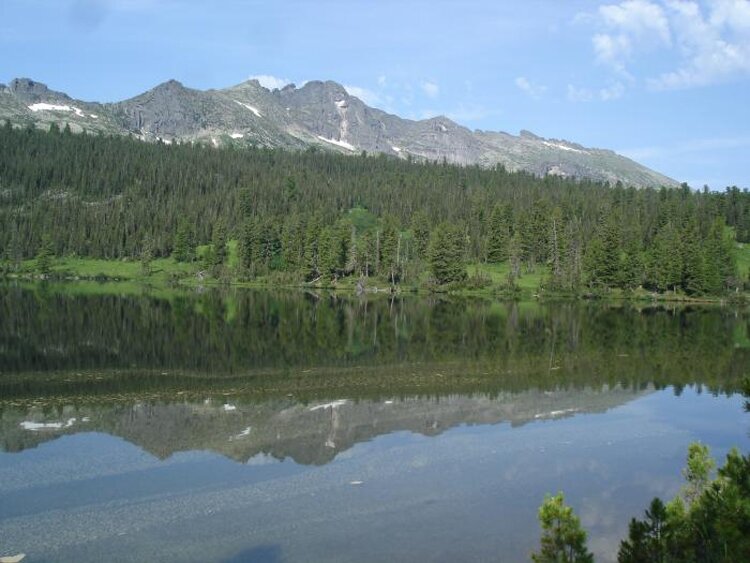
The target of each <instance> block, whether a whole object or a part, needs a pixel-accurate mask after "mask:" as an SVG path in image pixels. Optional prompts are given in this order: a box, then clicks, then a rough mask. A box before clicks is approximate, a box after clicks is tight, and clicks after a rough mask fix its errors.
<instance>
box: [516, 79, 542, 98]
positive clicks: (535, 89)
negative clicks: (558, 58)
mask: <svg viewBox="0 0 750 563" xmlns="http://www.w3.org/2000/svg"><path fill="white" fill-rule="evenodd" d="M514 82H515V85H516V87H517V88H518V89H520V90H522V91H523V92H526V93H527V94H528V95H529V96H531V97H532V98H534V99H535V100H538V99H539V98H541V97H542V94H544V92H545V91H546V90H547V87H546V86H542V85H541V84H533V83H532V82H531V81H530V80H529V79H528V78H526V77H525V76H519V77H518V78H516V79H515V81H514Z"/></svg>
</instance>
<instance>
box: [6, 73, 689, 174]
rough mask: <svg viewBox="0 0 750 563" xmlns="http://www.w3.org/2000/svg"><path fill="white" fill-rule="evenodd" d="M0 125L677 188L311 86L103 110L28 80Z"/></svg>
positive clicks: (526, 139)
mask: <svg viewBox="0 0 750 563" xmlns="http://www.w3.org/2000/svg"><path fill="white" fill-rule="evenodd" d="M0 120H3V121H10V122H11V123H13V124H14V125H17V126H27V125H32V126H35V127H39V128H47V127H49V126H50V125H51V124H53V123H55V124H57V125H58V126H61V127H64V126H66V125H67V126H70V128H71V130H72V131H74V132H89V133H106V134H118V135H133V136H136V137H137V138H139V139H141V140H144V141H162V142H165V143H168V144H169V143H174V142H199V143H206V144H212V145H213V146H217V147H218V146H243V145H244V146H249V145H256V146H264V147H269V148H286V149H292V150H301V149H305V148H309V147H317V148H320V149H323V150H330V151H336V152H341V153H344V154H360V153H362V152H367V153H382V154H386V155H389V156H391V157H395V158H401V159H414V160H417V161H419V160H428V161H446V162H449V163H451V164H458V165H480V166H483V167H493V166H497V165H501V166H503V167H505V168H506V169H508V170H511V171H525V172H528V173H531V174H534V175H537V176H547V175H556V176H564V177H575V178H579V179H589V180H595V181H603V182H609V183H612V184H614V183H617V182H620V183H622V184H624V185H631V186H636V187H646V186H667V187H675V186H677V185H679V184H678V182H677V181H676V180H674V179H672V178H669V177H667V176H665V175H663V174H660V173H659V172H656V171H654V170H651V169H649V168H647V167H645V166H643V165H641V164H639V163H637V162H635V161H633V160H631V159H628V158H626V157H624V156H622V155H619V154H617V153H616V152H614V151H612V150H609V149H599V148H589V147H585V146H583V145H581V144H578V143H575V142H571V141H567V140H564V139H555V138H549V139H547V138H544V137H540V136H538V135H535V134H534V133H532V132H530V131H527V130H521V131H520V132H519V135H517V136H516V135H512V134H510V133H506V132H503V131H487V130H481V129H477V130H471V129H469V128H467V127H465V126H463V125H461V124H459V123H456V122H454V121H452V120H451V119H449V118H448V117H446V116H435V117H431V118H429V119H423V120H410V119H404V118H401V117H399V116H398V115H395V114H390V113H387V112H386V111H383V110H381V109H379V108H375V107H370V106H368V105H367V104H366V103H365V102H363V101H362V100H360V99H359V98H357V97H356V96H353V95H351V94H349V93H348V92H347V90H346V88H345V87H344V86H342V85H341V84H339V83H337V82H334V81H331V80H327V81H321V80H313V81H310V82H306V83H305V84H304V85H303V86H301V87H299V88H298V87H297V86H295V85H294V84H288V85H286V86H284V87H283V88H281V89H273V90H270V89H267V88H265V87H263V86H262V85H261V84H260V82H259V81H258V80H253V79H251V80H246V81H244V82H241V83H239V84H235V85H233V86H229V87H227V88H220V89H209V90H199V89H194V88H190V87H187V86H185V85H184V84H182V83H181V82H179V81H177V80H174V79H170V80H167V81H165V82H162V83H160V84H158V85H156V86H154V87H153V88H151V89H149V90H147V91H145V92H143V93H141V94H138V95H136V96H133V97H131V98H128V99H125V100H121V101H117V102H109V103H99V102H85V101H81V100H76V99H73V98H71V97H70V96H68V95H67V94H65V93H63V92H58V91H55V90H52V89H50V88H49V87H48V86H47V85H46V84H44V83H42V82H38V81H35V80H33V79H30V78H15V79H13V80H12V81H11V82H9V83H8V84H7V85H0Z"/></svg>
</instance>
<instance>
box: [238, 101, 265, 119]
mask: <svg viewBox="0 0 750 563" xmlns="http://www.w3.org/2000/svg"><path fill="white" fill-rule="evenodd" d="M235 103H237V104H240V105H241V106H242V107H243V108H245V109H249V110H250V111H251V112H253V113H254V114H255V116H256V117H263V116H262V115H261V113H260V112H259V111H258V109H257V108H255V107H253V106H251V105H250V104H246V103H244V102H240V101H239V100H235Z"/></svg>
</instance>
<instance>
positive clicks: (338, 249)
mask: <svg viewBox="0 0 750 563" xmlns="http://www.w3.org/2000/svg"><path fill="white" fill-rule="evenodd" d="M0 225H1V227H0V252H1V253H2V256H3V257H4V258H5V263H6V265H8V266H7V267H10V268H13V267H14V265H16V264H18V263H20V261H21V260H23V259H24V258H31V257H35V256H37V255H38V254H39V253H40V251H41V254H42V257H43V261H42V263H46V262H47V261H48V260H49V256H50V255H53V256H64V255H79V256H90V257H96V258H108V259H123V258H124V259H130V258H145V259H146V260H147V259H150V258H151V257H166V256H170V255H171V256H174V257H175V258H176V259H177V260H181V261H192V260H197V259H200V260H202V261H203V262H204V263H205V265H206V267H207V268H210V269H211V271H212V272H213V273H214V274H215V275H222V273H225V272H226V269H227V255H228V252H227V241H229V240H235V239H236V240H238V241H239V258H240V259H239V264H236V265H234V264H233V267H234V268H236V271H234V272H232V274H233V275H238V276H242V277H247V278H252V277H256V276H267V275H274V276H286V277H289V278H290V279H295V280H299V281H302V280H306V281H311V280H316V279H324V280H326V281H327V280H329V279H332V280H335V279H339V278H342V277H346V276H357V277H362V278H367V277H372V276H377V277H379V278H381V279H383V280H387V281H389V282H390V283H394V284H396V283H400V282H410V283H417V282H419V281H420V280H424V279H425V278H426V277H429V278H430V279H431V280H432V283H436V284H445V283H457V282H462V281H463V280H464V279H465V278H466V276H467V274H466V268H465V265H466V264H467V263H469V262H472V263H481V262H487V263H499V262H507V263H509V264H510V272H511V274H510V276H509V280H508V285H509V287H513V284H514V281H515V279H517V278H518V276H521V275H523V274H524V272H527V271H534V270H536V271H538V270H539V269H540V268H543V269H544V271H545V272H546V275H545V280H544V285H545V286H546V287H548V288H550V289H554V290H558V291H579V290H582V289H584V288H597V287H599V288H612V287H619V288H623V289H633V288H636V287H639V286H643V287H646V288H647V289H652V290H656V291H673V290H681V291H684V292H686V293H689V294H702V293H711V294H714V293H720V292H723V291H726V290H728V289H732V288H736V287H740V286H741V285H742V284H743V283H744V281H745V280H741V279H739V278H738V275H737V269H736V263H735V262H736V259H735V257H734V253H735V247H736V243H737V242H748V241H750V193H748V191H747V190H739V189H737V188H728V189H727V190H726V191H725V192H721V193H719V192H708V191H707V190H704V191H703V192H695V191H692V190H690V189H689V188H688V187H687V186H683V188H682V189H643V190H637V189H633V188H626V187H623V186H621V185H616V186H610V185H608V184H600V183H595V182H589V181H574V180H569V179H563V178H559V177H545V178H538V177H535V176H533V175H530V174H526V173H512V172H508V171H506V170H504V169H503V168H502V167H496V168H493V169H485V168H480V167H478V166H471V167H458V166H450V165H446V164H444V163H414V162H408V161H402V160H398V159H394V158H391V157H387V156H383V155H379V156H367V155H361V156H357V157H349V156H343V155H337V154H331V153H326V152H321V151H317V150H312V149H311V150H307V151H304V152H288V151H282V150H271V149H263V148H256V149H241V150H240V149H232V148H228V149H214V148H212V147H206V146H202V145H191V144H182V145H164V144H148V143H143V142H140V141H137V140H134V139H129V138H124V137H94V136H88V135H73V134H71V133H70V132H69V131H60V130H58V129H56V128H53V129H52V130H51V131H50V132H49V133H45V132H40V131H36V130H32V129H15V128H13V127H11V126H10V125H9V124H7V123H6V124H5V126H4V127H0ZM206 246H207V248H206ZM200 247H203V248H200ZM427 272H429V276H428V275H427ZM484 282H486V280H484V281H483V280H481V279H474V280H471V283H475V284H477V283H478V284H481V283H484Z"/></svg>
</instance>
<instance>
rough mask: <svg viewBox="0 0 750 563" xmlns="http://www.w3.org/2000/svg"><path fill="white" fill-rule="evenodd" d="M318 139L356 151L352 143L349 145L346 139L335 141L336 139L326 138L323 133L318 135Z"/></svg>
mask: <svg viewBox="0 0 750 563" xmlns="http://www.w3.org/2000/svg"><path fill="white" fill-rule="evenodd" d="M318 139H320V140H321V141H325V142H326V143H331V144H332V145H336V146H337V147H341V148H344V149H347V150H350V151H356V150H357V148H356V147H354V146H353V145H350V144H349V143H347V142H346V141H337V140H336V139H326V138H325V137H324V136H323V135H318Z"/></svg>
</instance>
